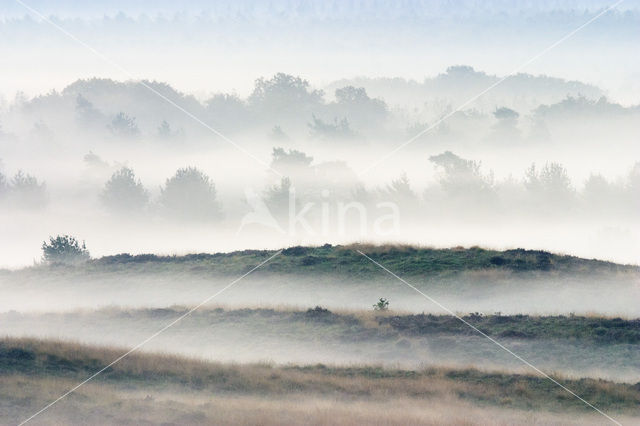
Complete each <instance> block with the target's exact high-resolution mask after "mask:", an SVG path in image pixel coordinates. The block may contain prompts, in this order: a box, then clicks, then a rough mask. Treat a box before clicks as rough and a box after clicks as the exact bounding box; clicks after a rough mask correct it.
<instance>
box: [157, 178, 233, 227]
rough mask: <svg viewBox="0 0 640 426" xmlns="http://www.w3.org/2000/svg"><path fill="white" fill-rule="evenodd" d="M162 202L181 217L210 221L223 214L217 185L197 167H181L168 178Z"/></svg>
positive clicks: (172, 214) (171, 211) (161, 196)
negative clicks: (217, 194) (218, 198)
mask: <svg viewBox="0 0 640 426" xmlns="http://www.w3.org/2000/svg"><path fill="white" fill-rule="evenodd" d="M160 204H161V205H162V206H163V207H164V208H165V210H166V211H167V212H168V213H169V214H170V215H171V216H174V217H176V218H179V219H185V220H199V221H208V220H212V219H217V218H220V216H221V208H220V204H219V203H218V201H217V199H216V188H215V185H214V184H213V182H211V181H210V179H209V176H207V175H206V174H204V173H203V172H201V171H200V170H198V169H196V168H195V167H187V168H183V169H179V170H178V171H176V174H175V175H174V176H173V177H172V178H170V179H167V181H166V184H165V187H164V188H163V189H162V193H161V195H160Z"/></svg>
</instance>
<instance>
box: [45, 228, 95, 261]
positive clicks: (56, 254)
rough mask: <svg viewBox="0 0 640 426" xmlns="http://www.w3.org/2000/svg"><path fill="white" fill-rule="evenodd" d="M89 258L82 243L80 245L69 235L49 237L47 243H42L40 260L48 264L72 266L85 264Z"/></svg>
mask: <svg viewBox="0 0 640 426" xmlns="http://www.w3.org/2000/svg"><path fill="white" fill-rule="evenodd" d="M90 258H91V256H90V254H89V251H88V250H87V247H86V245H85V243H84V241H83V242H82V244H80V243H79V242H78V240H77V239H76V238H75V237H72V236H69V235H58V236H57V237H55V238H54V237H49V242H48V243H47V242H46V241H44V242H43V243H42V260H43V261H45V262H47V263H49V264H56V263H62V264H67V265H74V264H79V263H82V262H86V261H87V260H89V259H90Z"/></svg>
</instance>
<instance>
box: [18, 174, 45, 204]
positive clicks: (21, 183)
mask: <svg viewBox="0 0 640 426" xmlns="http://www.w3.org/2000/svg"><path fill="white" fill-rule="evenodd" d="M9 195H10V197H11V202H12V203H13V205H15V206H16V207H22V208H41V207H44V206H45V205H46V204H47V188H46V185H45V184H44V183H40V182H38V179H36V178H35V177H34V176H31V175H30V174H26V173H24V172H23V171H22V170H20V171H18V172H17V173H16V174H15V176H14V177H13V179H11V184H10V186H9Z"/></svg>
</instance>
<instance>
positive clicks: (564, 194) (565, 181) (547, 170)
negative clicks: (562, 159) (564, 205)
mask: <svg viewBox="0 0 640 426" xmlns="http://www.w3.org/2000/svg"><path fill="white" fill-rule="evenodd" d="M524 184H525V187H526V188H527V190H528V191H530V192H531V193H533V194H534V195H540V196H544V197H547V198H551V199H553V200H555V201H568V199H569V198H571V196H573V194H574V191H573V188H572V187H571V180H570V179H569V174H568V173H567V170H566V169H565V168H564V167H563V166H562V164H559V163H553V162H552V163H546V164H545V165H544V167H543V168H542V170H540V171H538V170H537V168H536V165H535V164H532V165H531V167H529V168H528V169H527V171H526V173H525V180H524Z"/></svg>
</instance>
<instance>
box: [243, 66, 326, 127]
mask: <svg viewBox="0 0 640 426" xmlns="http://www.w3.org/2000/svg"><path fill="white" fill-rule="evenodd" d="M323 96H324V93H323V92H322V91H321V90H314V89H311V88H310V84H309V82H308V81H307V80H303V79H301V78H300V77H294V76H292V75H289V74H284V73H278V74H276V75H275V76H273V77H272V78H271V79H269V80H265V79H264V78H259V79H258V80H256V83H255V88H254V90H253V93H252V94H251V95H250V96H249V99H248V103H249V108H250V109H251V111H252V114H253V117H255V119H257V120H258V121H263V122H264V121H266V122H270V124H273V122H274V121H276V122H279V123H284V124H286V123H301V122H302V123H304V121H302V120H305V119H306V117H308V116H309V114H310V113H312V112H314V111H316V110H318V109H319V108H320V107H322V106H323V105H324V99H323Z"/></svg>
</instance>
